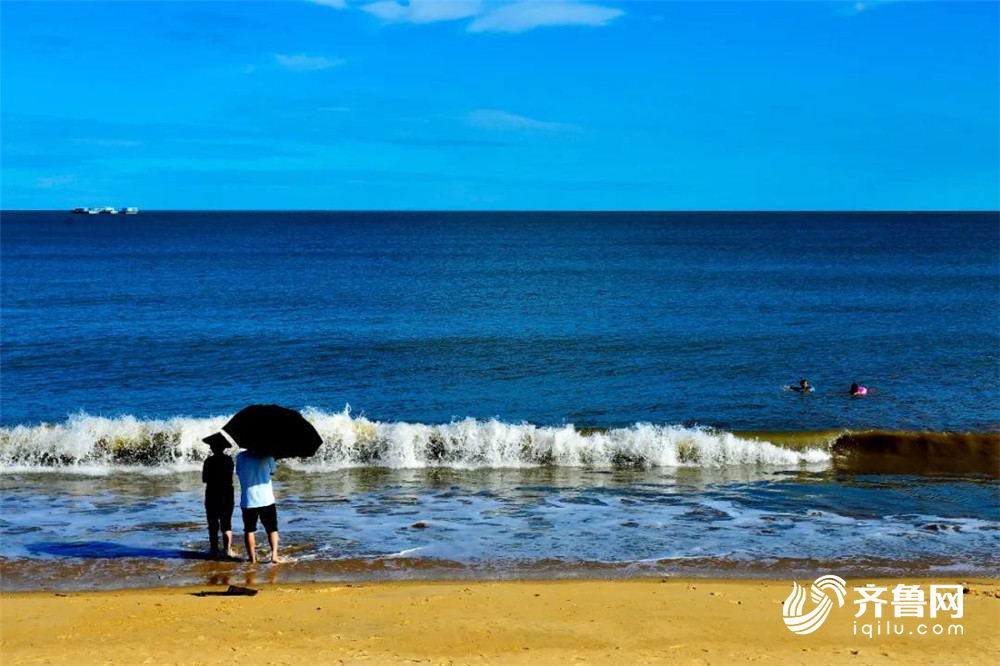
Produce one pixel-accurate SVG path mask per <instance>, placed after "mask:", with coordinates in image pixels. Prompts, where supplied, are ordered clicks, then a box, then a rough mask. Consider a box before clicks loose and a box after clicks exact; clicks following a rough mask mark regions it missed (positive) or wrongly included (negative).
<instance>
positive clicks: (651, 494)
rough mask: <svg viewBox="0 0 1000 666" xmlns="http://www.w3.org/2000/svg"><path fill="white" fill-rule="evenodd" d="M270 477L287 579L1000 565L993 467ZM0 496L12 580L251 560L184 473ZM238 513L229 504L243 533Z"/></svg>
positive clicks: (242, 571) (7, 489)
mask: <svg viewBox="0 0 1000 666" xmlns="http://www.w3.org/2000/svg"><path fill="white" fill-rule="evenodd" d="M275 485H276V490H277V493H278V497H279V499H278V505H279V517H280V524H281V536H282V540H283V543H284V544H285V554H286V555H288V556H289V557H290V558H291V559H292V561H291V562H290V563H288V564H284V565H281V567H279V569H280V571H278V572H272V573H260V572H258V573H259V574H260V575H262V576H265V578H266V577H267V576H270V577H272V578H279V577H280V580H359V579H365V578H380V577H394V578H428V577H441V576H447V577H456V576H458V577H477V578H479V577H487V578H496V577H511V576H521V577H523V576H535V575H538V576H541V575H544V576H549V577H551V576H557V577H565V576H584V575H595V574H599V575H640V574H644V575H645V574H648V575H658V574H673V573H685V574H688V575H692V574H694V575H697V574H710V573H711V574H714V575H719V574H720V573H722V574H724V575H737V576H752V575H763V574H767V573H770V574H771V575H774V573H775V572H781V573H782V575H783V574H784V573H787V572H788V571H791V570H816V569H817V568H824V569H831V570H834V571H865V572H867V573H869V574H871V573H924V574H929V573H932V572H943V571H947V572H951V573H970V574H980V575H986V574H991V573H993V572H995V567H996V566H997V565H998V564H1000V560H998V558H997V555H996V553H997V552H998V546H1000V519H998V512H1000V508H998V505H997V496H998V493H997V491H998V483H997V481H996V480H995V479H989V478H986V477H975V478H973V477H967V476H966V477H950V476H931V477H927V476H924V477H906V476H893V475H878V476H864V475H844V474H839V473H836V472H833V471H829V470H827V471H810V470H807V469H799V470H762V469H747V468H737V469H728V470H705V469H675V470H670V471H664V470H658V471H595V470H580V469H577V470H572V469H560V468H537V469H517V470H495V469H494V470H458V469H431V470H389V469H348V470H342V471H338V472H303V471H299V470H295V469H291V468H289V467H287V466H282V469H281V470H280V472H279V474H278V475H277V476H276V481H275ZM3 491H4V492H3V498H2V515H3V519H2V521H3V522H2V527H3V535H4V539H3V542H2V544H0V553H2V556H3V558H4V583H5V586H6V587H7V588H8V589H18V588H22V589H37V588H46V589H48V588H52V589H56V588H60V589H73V588H95V587H120V586H123V585H124V586H129V585H134V586H143V585H152V584H178V583H195V582H206V581H208V580H209V579H210V578H211V577H212V576H215V575H228V576H234V577H238V576H243V575H246V573H247V569H246V568H245V567H246V565H241V564H235V563H233V564H229V563H214V562H206V561H203V560H202V559H201V558H202V557H203V556H204V551H205V550H206V548H207V537H206V535H205V531H204V528H203V526H202V520H203V508H202V505H201V501H200V500H201V491H202V485H201V483H200V478H199V477H198V475H197V474H195V473H164V474H158V475H148V474H134V473H115V474H110V475H106V476H96V477H95V476H86V475H79V474H71V475H67V474H58V473H51V474H38V473H35V474H13V475H7V476H5V477H4V488H3ZM40 498H48V499H46V500H45V501H40ZM238 519H239V510H238V509H237V510H236V512H235V514H234V520H236V530H237V540H239V536H240V526H239V520H238ZM241 546H242V544H240V550H241V551H242V547H241ZM258 568H259V567H258ZM254 575H257V574H254Z"/></svg>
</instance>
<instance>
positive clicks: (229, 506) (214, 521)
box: [205, 499, 233, 532]
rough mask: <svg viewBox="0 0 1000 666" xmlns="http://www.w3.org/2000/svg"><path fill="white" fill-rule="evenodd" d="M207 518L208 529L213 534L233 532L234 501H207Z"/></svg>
mask: <svg viewBox="0 0 1000 666" xmlns="http://www.w3.org/2000/svg"><path fill="white" fill-rule="evenodd" d="M205 518H206V519H207V520H208V528H209V529H210V530H212V531H213V532H215V531H217V530H222V531H223V532H232V531H233V501H232V499H230V500H229V501H228V502H226V501H206V502H205Z"/></svg>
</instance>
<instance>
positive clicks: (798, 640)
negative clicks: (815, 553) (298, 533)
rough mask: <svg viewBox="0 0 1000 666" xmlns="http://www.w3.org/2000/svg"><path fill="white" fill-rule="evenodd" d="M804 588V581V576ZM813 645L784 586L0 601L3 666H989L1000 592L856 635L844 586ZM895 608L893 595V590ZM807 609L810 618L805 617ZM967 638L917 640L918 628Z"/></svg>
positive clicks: (627, 584) (519, 585)
mask: <svg viewBox="0 0 1000 666" xmlns="http://www.w3.org/2000/svg"><path fill="white" fill-rule="evenodd" d="M799 582H800V583H807V584H808V583H809V582H811V581H805V580H802V581H799ZM868 582H879V583H880V584H883V586H884V584H885V583H889V585H888V587H889V588H890V590H891V588H892V587H894V586H895V585H896V583H897V582H904V583H907V584H913V583H921V584H922V585H923V589H924V590H925V591H926V590H927V585H928V584H929V583H930V582H933V583H941V584H943V583H947V582H958V581H946V580H944V579H936V580H933V581H928V580H922V581H921V580H907V579H900V580H892V581H890V580H884V579H883V580H881V581H879V580H861V579H851V580H849V581H848V583H849V589H848V599H847V603H846V604H845V605H844V607H843V608H839V609H838V608H836V607H835V608H834V610H833V611H832V612H831V614H830V616H829V617H828V619H827V620H826V622H825V623H824V624H823V625H822V626H821V627H820V628H819V630H818V631H816V632H815V633H813V634H810V635H805V636H800V635H795V634H793V633H792V632H790V631H789V630H788V629H787V628H786V627H785V626H784V623H783V621H782V617H781V607H782V602H783V600H784V599H785V598H786V597H787V596H788V594H789V592H790V591H791V584H790V581H760V580H706V579H688V580H681V579H662V580H661V579H652V580H650V579H633V580H616V581H602V580H573V581H509V582H488V581H478V582H438V583H427V582H385V583H364V584H350V585H348V584H342V585H334V584H307V585H259V586H257V587H258V589H259V590H260V592H259V593H258V594H257V595H256V596H253V597H227V596H195V595H194V593H195V592H199V591H211V592H221V591H223V590H225V589H226V588H225V587H224V586H220V587H214V586H202V587H197V588H182V589H176V588H175V589H147V590H129V591H119V592H76V593H66V594H56V593H52V592H26V593H4V594H2V596H0V661H2V663H3V664H4V666H16V665H27V664H65V663H72V664H78V665H81V666H82V665H86V664H156V665H157V666H166V665H168V664H245V663H258V664H296V663H302V664H305V663H310V664H397V663H414V662H419V663H430V664H560V665H562V664H611V663H616V664H652V663H682V664H732V663H749V662H754V663H764V664H779V663H780V664H793V663H794V664H841V663H843V664H899V663H909V664H991V665H993V664H996V655H997V654H998V653H1000V581H998V580H979V581H968V580H967V581H964V584H965V586H966V588H967V590H968V591H967V593H966V594H964V595H963V603H964V617H963V618H962V619H961V620H951V619H950V618H944V619H943V618H942V617H940V616H939V617H938V619H936V620H930V619H929V618H924V619H923V620H918V619H916V618H900V619H894V618H892V617H891V616H892V611H891V606H889V607H888V608H889V610H888V612H887V613H884V614H883V615H885V616H888V617H883V618H882V623H883V625H884V623H885V621H886V620H887V619H888V620H889V621H890V622H893V623H897V624H898V623H903V624H904V625H905V626H906V630H907V631H910V630H913V632H914V633H913V634H911V635H906V634H904V635H901V636H896V635H893V636H891V637H887V636H885V635H884V634H883V635H882V636H878V635H875V636H874V637H873V638H868V637H866V636H863V635H861V626H862V622H869V623H873V622H874V621H875V620H874V618H873V611H871V610H869V611H868V612H867V614H866V615H865V616H863V617H862V618H861V619H859V621H858V627H859V628H858V633H857V634H856V635H855V634H854V614H855V613H856V612H857V606H855V605H854V604H853V600H854V599H856V598H858V595H857V593H855V592H854V591H853V590H852V589H850V588H852V587H856V586H861V585H863V584H864V583H868ZM888 598H889V599H890V600H891V595H888ZM812 607H813V604H812V602H810V601H807V602H806V606H805V609H806V610H811V609H812ZM953 622H954V623H960V624H961V625H962V626H963V629H964V635H962V636H954V635H953V636H948V635H947V630H945V634H944V635H940V636H935V635H933V634H932V633H931V632H928V634H927V635H923V636H920V635H918V634H917V626H918V625H920V624H922V623H926V624H928V625H929V626H931V627H933V623H943V624H944V625H945V626H947V625H948V624H951V623H953Z"/></svg>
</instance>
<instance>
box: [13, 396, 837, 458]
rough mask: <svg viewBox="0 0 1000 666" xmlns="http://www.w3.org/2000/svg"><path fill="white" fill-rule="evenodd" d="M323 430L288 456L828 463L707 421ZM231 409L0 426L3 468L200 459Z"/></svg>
mask: <svg viewBox="0 0 1000 666" xmlns="http://www.w3.org/2000/svg"><path fill="white" fill-rule="evenodd" d="M304 414H305V416H306V418H307V419H308V420H309V421H310V422H311V423H312V424H313V425H314V426H315V427H316V429H317V430H318V431H319V433H320V435H322V437H323V444H322V446H321V447H320V449H319V452H318V453H317V454H316V456H315V457H313V458H309V459H307V460H293V461H290V464H292V465H294V466H295V467H298V468H300V469H306V470H310V469H313V470H335V469H343V468H348V467H389V468H396V469H406V468H424V467H454V468H469V469H472V468H516V467H535V466H565V467H587V468H606V469H615V468H657V467H665V468H670V467H704V468H722V467H734V466H759V467H760V466H762V467H781V468H790V467H791V468H796V467H799V466H802V465H808V464H825V463H828V462H829V461H830V459H831V454H830V451H829V447H828V446H822V445H812V444H810V445H807V446H802V445H799V446H794V445H782V446H778V445H776V444H773V443H771V442H769V441H766V440H765V439H761V438H759V437H751V436H739V435H737V434H734V433H730V432H725V431H718V430H712V429H707V428H694V427H684V426H677V425H654V424H648V423H636V424H634V425H632V426H630V427H627V428H607V429H578V428H575V427H574V426H572V425H565V426H559V427H551V426H536V425H532V424H527V423H505V422H502V421H499V420H496V419H489V420H479V419H472V418H468V419H463V420H457V421H453V422H451V423H447V424H440V425H432V424H423V423H404V422H395V423H393V422H379V421H372V420H369V419H367V418H365V417H363V416H353V415H352V414H351V412H350V409H349V408H347V409H345V410H344V411H342V412H338V413H329V412H323V411H320V410H316V409H307V410H305V412H304ZM228 418H229V417H227V416H219V417H212V418H201V419H199V418H186V417H176V418H171V419H164V420H142V419H138V418H135V417H133V416H123V417H118V418H104V417H99V416H91V415H87V414H77V415H74V416H71V417H70V418H68V419H67V420H66V421H65V422H62V423H55V424H49V423H46V424H42V425H35V426H23V425H21V426H14V427H4V428H0V471H2V472H15V471H17V472H22V471H32V470H37V471H46V470H49V471H79V472H90V473H101V472H102V471H109V470H114V469H124V470H138V471H149V470H158V471H183V470H188V469H192V470H193V469H197V468H198V467H199V465H200V462H201V461H202V460H203V459H204V458H205V456H206V455H207V454H208V447H207V446H206V445H205V444H204V443H202V441H201V439H202V438H203V437H205V436H207V435H209V434H211V433H213V432H215V431H217V430H218V429H219V428H220V427H221V426H223V425H224V424H225V423H226V421H227V420H228Z"/></svg>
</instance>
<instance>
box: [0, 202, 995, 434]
mask: <svg viewBox="0 0 1000 666" xmlns="http://www.w3.org/2000/svg"><path fill="white" fill-rule="evenodd" d="M0 235H2V243H0V252H2V254H0V258H2V281H0V286H2V290H0V299H2V300H0V303H2V323H3V326H2V348H3V353H2V355H0V371H2V373H0V374H2V394H0V420H2V422H3V423H4V424H6V425H11V424H19V423H36V422H39V421H47V422H52V421H62V420H65V419H66V417H67V415H69V414H72V413H74V412H77V411H81V410H82V411H85V412H87V413H89V414H92V415H108V416H117V415H122V414H131V415H135V416H137V417H140V418H166V417H171V416H176V415H187V416H210V415H217V414H226V413H230V414H231V413H232V412H234V411H236V410H237V409H239V408H240V407H242V406H243V405H245V404H248V403H252V402H261V401H264V402H270V401H274V402H279V403H283V404H288V405H291V406H295V407H306V406H311V407H315V408H318V409H321V410H325V411H340V410H342V409H343V408H344V406H345V405H346V404H350V405H351V407H352V409H353V410H354V412H355V413H364V414H365V415H366V416H368V417H370V418H373V419H378V420H382V421H410V422H421V423H442V422H448V421H450V420H452V419H455V418H465V417H476V418H490V417H497V418H499V419H500V420H502V421H506V422H519V421H527V422H530V423H535V424H542V425H553V424H562V423H574V424H576V425H583V426H590V425H596V426H622V425H628V424H632V423H635V422H653V423H668V424H702V425H709V426H715V427H719V428H725V429H738V430H817V429H824V428H841V427H852V428H860V427H874V428H888V429H907V430H913V429H930V430H946V429H952V430H983V429H987V430H995V429H997V428H998V427H1000V416H998V404H1000V383H998V379H1000V364H998V313H1000V308H998V302H1000V300H998V299H1000V224H998V216H997V214H995V213H987V214H965V213H961V214H937V213H927V214H864V213H826V214H814V213H780V214H767V213H457V212H453V213H375V212H373V213H330V212H306V213H302V212H287V213H282V212H143V213H142V214H140V215H138V216H134V217H133V216H128V217H126V216H103V215H102V216H80V215H71V214H68V213H62V212H39V213H34V212H5V213H3V214H2V216H0ZM803 377H805V378H808V379H809V380H810V382H811V383H812V384H813V385H814V386H816V387H817V391H816V393H815V394H813V395H811V396H809V397H808V398H807V399H799V398H800V397H799V396H795V395H792V394H789V393H787V392H782V391H781V390H780V387H781V386H782V385H785V384H791V383H795V382H797V381H798V380H799V379H800V378H803ZM852 381H857V382H859V383H861V384H863V385H867V386H868V387H870V388H872V395H871V396H870V398H869V399H866V400H857V399H853V400H852V399H850V398H849V397H848V395H847V389H848V386H849V385H850V384H851V382H852Z"/></svg>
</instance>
